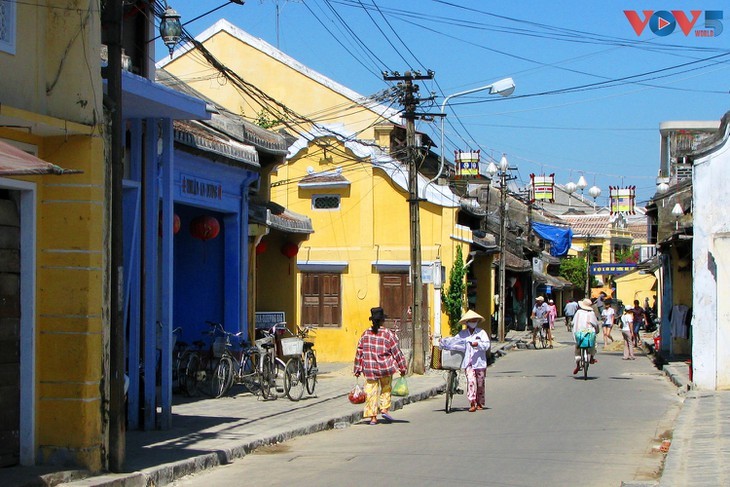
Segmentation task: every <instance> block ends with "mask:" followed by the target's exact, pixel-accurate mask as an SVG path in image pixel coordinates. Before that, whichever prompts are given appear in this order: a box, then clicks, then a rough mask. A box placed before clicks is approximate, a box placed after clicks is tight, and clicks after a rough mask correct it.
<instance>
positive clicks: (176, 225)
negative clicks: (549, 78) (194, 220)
mask: <svg viewBox="0 0 730 487" xmlns="http://www.w3.org/2000/svg"><path fill="white" fill-rule="evenodd" d="M179 231H180V217H179V216H177V213H173V214H172V234H173V235H177V232H179ZM157 234H158V235H159V236H160V237H162V212H160V220H159V225H158V227H157Z"/></svg>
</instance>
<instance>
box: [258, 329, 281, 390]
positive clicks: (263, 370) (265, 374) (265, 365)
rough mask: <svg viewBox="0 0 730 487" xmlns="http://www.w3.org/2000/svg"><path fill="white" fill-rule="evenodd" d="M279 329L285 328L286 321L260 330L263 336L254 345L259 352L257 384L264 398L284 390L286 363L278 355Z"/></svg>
mask: <svg viewBox="0 0 730 487" xmlns="http://www.w3.org/2000/svg"><path fill="white" fill-rule="evenodd" d="M279 329H286V323H285V322H281V323H277V324H276V325H274V326H273V327H272V328H271V329H269V330H260V332H261V333H262V334H263V335H264V336H263V338H261V339H258V340H256V346H257V347H258V348H259V352H260V353H261V361H260V364H259V385H260V388H261V397H263V398H264V399H269V398H275V395H276V393H277V392H283V391H284V383H283V381H284V375H285V371H286V364H285V363H284V361H283V360H282V359H280V358H279V357H278V351H277V336H276V334H277V330H279ZM272 389H273V391H274V394H272Z"/></svg>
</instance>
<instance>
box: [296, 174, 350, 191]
mask: <svg viewBox="0 0 730 487" xmlns="http://www.w3.org/2000/svg"><path fill="white" fill-rule="evenodd" d="M349 184H350V181H349V180H348V179H347V178H346V177H345V176H343V175H342V174H340V173H339V172H334V171H327V172H322V173H317V174H308V175H306V176H305V177H304V178H302V179H301V180H300V181H299V186H300V187H307V186H309V187H342V186H347V185H349Z"/></svg>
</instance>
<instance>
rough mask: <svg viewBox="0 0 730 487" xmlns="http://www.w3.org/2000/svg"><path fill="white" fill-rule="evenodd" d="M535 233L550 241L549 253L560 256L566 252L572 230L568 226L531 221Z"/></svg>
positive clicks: (571, 238)
mask: <svg viewBox="0 0 730 487" xmlns="http://www.w3.org/2000/svg"><path fill="white" fill-rule="evenodd" d="M532 229H533V230H534V231H535V233H536V234H537V235H538V236H539V237H540V238H542V239H543V240H547V241H548V242H550V243H551V245H550V255H553V256H555V257H560V256H562V255H565V254H567V253H568V249H570V245H571V242H572V241H573V230H572V229H571V228H570V227H558V226H555V225H548V224H546V223H539V222H532Z"/></svg>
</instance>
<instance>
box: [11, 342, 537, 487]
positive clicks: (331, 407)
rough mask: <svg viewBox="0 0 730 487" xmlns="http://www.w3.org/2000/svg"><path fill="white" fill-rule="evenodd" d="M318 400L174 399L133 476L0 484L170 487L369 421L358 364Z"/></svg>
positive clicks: (23, 470) (146, 441)
mask: <svg viewBox="0 0 730 487" xmlns="http://www.w3.org/2000/svg"><path fill="white" fill-rule="evenodd" d="M523 336H525V332H514V331H511V332H509V333H508V334H507V337H506V340H505V342H504V343H501V344H496V343H493V346H492V351H493V353H494V354H495V357H499V356H501V355H503V354H504V353H506V351H507V350H509V349H511V348H512V347H514V346H515V345H516V343H517V342H519V341H520V340H521V339H522V337H523ZM319 370H320V374H319V376H318V383H317V388H316V391H315V395H314V396H312V397H309V396H307V395H306V392H305V396H304V397H303V398H302V399H301V400H300V401H298V402H292V401H290V400H289V399H288V398H286V397H284V396H282V395H280V397H278V398H277V399H275V400H267V401H265V400H263V399H261V398H260V397H256V396H254V395H252V394H250V393H247V392H243V389H242V388H239V389H235V388H234V389H233V390H232V391H231V393H230V395H228V396H225V397H222V398H219V399H196V400H193V399H187V398H183V397H180V396H175V404H174V405H173V419H172V424H173V427H172V429H170V430H166V431H161V430H155V431H128V432H127V435H126V440H127V449H126V451H127V456H126V470H127V471H128V472H127V473H117V474H102V475H93V476H92V475H91V474H90V473H89V472H85V471H79V470H71V471H68V470H66V471H53V469H49V468H46V467H12V468H9V469H3V470H0V485H2V486H3V487H8V486H23V487H27V486H49V485H72V486H109V487H111V486H114V487H122V486H125V487H126V486H131V487H142V486H148V485H156V486H161V485H166V484H169V483H171V482H172V481H174V480H175V479H179V478H180V477H183V476H185V475H189V474H192V473H195V472H200V471H202V470H205V469H208V468H212V467H215V466H218V465H223V464H226V463H230V462H231V461H233V460H234V459H235V458H240V457H242V456H244V455H246V454H248V453H249V452H251V451H253V450H255V449H256V448H258V447H261V446H264V445H269V444H273V443H279V442H282V441H286V440H288V439H290V438H294V437H296V436H302V435H307V434H310V433H315V432H318V431H322V430H326V429H331V428H344V427H348V426H349V425H351V424H353V423H357V422H360V421H362V413H363V407H362V405H353V404H350V402H349V401H348V400H347V394H348V393H349V391H350V389H351V388H352V386H353V385H354V384H355V378H354V376H353V375H352V364H351V363H325V364H320V365H319ZM445 385H446V381H445V373H444V372H443V371H428V372H427V373H426V374H424V375H413V376H410V377H408V387H409V395H408V396H406V397H395V396H394V397H393V407H392V410H393V411H394V413H393V415H394V416H396V417H397V416H398V410H399V409H401V408H402V407H403V406H404V405H406V404H408V403H411V402H415V401H420V400H423V399H426V398H429V397H432V396H434V395H437V394H440V393H441V392H443V390H444V388H445Z"/></svg>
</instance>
